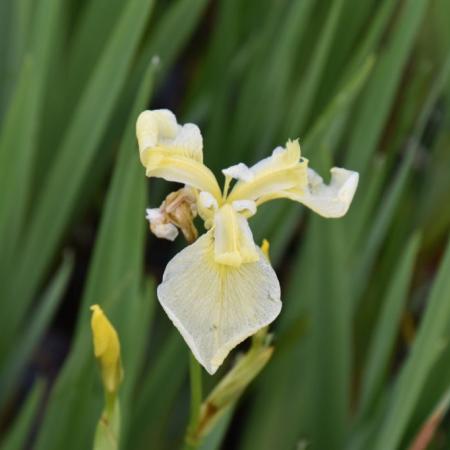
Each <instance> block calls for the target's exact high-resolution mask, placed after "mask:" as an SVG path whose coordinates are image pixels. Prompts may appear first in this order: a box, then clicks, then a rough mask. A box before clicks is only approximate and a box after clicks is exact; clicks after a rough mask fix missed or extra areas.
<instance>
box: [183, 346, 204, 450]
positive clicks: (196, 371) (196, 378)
mask: <svg viewBox="0 0 450 450" xmlns="http://www.w3.org/2000/svg"><path fill="white" fill-rule="evenodd" d="M189 375H190V380H191V413H190V414H191V415H190V419H189V426H188V429H187V436H186V445H185V447H184V449H185V450H194V449H196V448H197V446H198V442H197V440H196V438H195V431H196V429H197V427H198V421H199V418H200V407H201V405H202V368H201V366H200V364H199V363H198V362H197V360H196V359H195V357H194V355H193V354H192V353H191V352H189Z"/></svg>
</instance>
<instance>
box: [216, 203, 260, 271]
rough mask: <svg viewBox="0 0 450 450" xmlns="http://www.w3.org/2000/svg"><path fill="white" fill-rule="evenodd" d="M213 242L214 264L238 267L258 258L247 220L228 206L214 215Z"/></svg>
mask: <svg viewBox="0 0 450 450" xmlns="http://www.w3.org/2000/svg"><path fill="white" fill-rule="evenodd" d="M214 242H215V246H214V247H215V251H214V259H215V261H216V263H220V264H225V265H227V266H234V267H239V266H240V265H241V264H243V263H249V262H254V261H257V260H258V258H259V254H258V252H257V250H256V245H255V242H254V241H253V235H252V232H251V230H250V227H249V225H248V222H247V220H246V219H245V217H243V216H242V215H241V214H239V213H238V212H237V211H236V210H235V209H234V208H233V207H232V206H231V205H229V204H226V205H224V206H222V208H220V209H219V210H218V211H217V212H216V213H215V215H214Z"/></svg>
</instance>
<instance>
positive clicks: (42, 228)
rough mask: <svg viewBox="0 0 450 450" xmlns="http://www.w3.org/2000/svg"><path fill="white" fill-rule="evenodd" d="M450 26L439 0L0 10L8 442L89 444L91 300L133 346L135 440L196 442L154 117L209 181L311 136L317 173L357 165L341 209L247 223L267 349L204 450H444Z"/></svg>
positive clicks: (94, 410) (1, 293)
mask: <svg viewBox="0 0 450 450" xmlns="http://www.w3.org/2000/svg"><path fill="white" fill-rule="evenodd" d="M448 17H450V4H449V2H448V1H446V0H398V1H396V0H380V1H378V0H366V1H358V0H323V1H320V2H315V1H313V0H298V1H289V0H246V1H240V0H221V1H213V0H211V1H208V0H172V1H169V0H166V1H162V0H160V1H157V2H156V1H152V0H128V1H126V2H123V1H121V0H83V1H75V0H63V1H61V0H39V1H38V2H34V1H32V0H14V1H13V0H4V1H2V2H0V33H1V37H0V55H1V57H0V79H1V82H0V117H1V136H0V254H1V259H0V297H1V302H0V420H1V436H2V439H1V441H0V446H1V447H0V448H1V449H2V450H16V449H17V450H18V449H21V448H33V449H36V450H60V449H61V448H64V449H66V450H71V449H80V448H84V449H86V448H90V447H91V445H92V441H93V434H94V430H95V425H96V422H97V419H98V416H99V414H100V411H101V408H102V390H101V386H100V381H99V377H98V374H97V369H96V365H95V362H94V358H93V355H92V344H91V342H90V331H89V305H90V304H93V303H99V304H101V305H102V306H103V308H104V309H105V311H106V312H107V314H108V316H109V317H110V318H111V321H112V322H113V323H114V324H115V326H116V328H117V329H118V332H119V335H120V337H121V341H122V348H123V364H124V368H125V374H126V375H125V381H124V386H123V389H122V416H123V433H122V448H124V449H133V450H143V449H149V448H151V449H174V448H179V447H180V446H181V445H182V440H183V434H184V430H185V427H186V423H187V420H188V417H187V416H188V409H189V388H188V386H189V384H188V380H187V369H188V357H187V347H186V346H185V345H184V343H183V342H182V341H181V339H180V337H179V336H178V334H177V332H176V330H175V329H174V328H173V327H172V326H171V325H170V323H169V321H168V320H167V319H166V317H165V316H164V314H163V312H162V310H161V308H160V307H159V306H158V304H157V301H156V298H155V286H156V283H157V282H158V280H159V279H160V276H161V273H162V270H163V268H164V266H165V264H166V262H167V261H168V259H169V258H170V256H171V255H172V254H173V253H174V252H175V251H176V248H175V247H176V246H177V245H178V246H181V245H184V244H183V243H182V242H179V243H177V244H175V245H173V244H168V243H165V242H157V241H156V240H155V239H153V238H151V237H149V233H148V230H147V226H146V223H145V221H144V219H143V217H144V208H145V207H146V205H149V204H152V205H157V204H159V201H160V200H161V198H162V197H163V195H164V193H165V191H164V189H166V187H165V186H164V183H161V184H160V183H158V182H156V183H154V182H153V181H152V182H151V183H149V182H148V181H147V180H146V179H145V177H144V171H143V169H142V167H140V165H139V162H138V157H137V149H136V143H135V137H134V123H135V120H136V117H137V114H138V112H139V111H141V110H143V109H145V108H147V107H152V108H156V107H168V108H171V109H173V110H174V111H175V112H176V113H177V115H178V117H179V118H180V122H185V121H186V122H187V121H189V122H195V123H198V124H199V125H200V126H201V129H202V130H203V135H204V140H205V151H204V154H205V159H206V163H207V164H208V165H210V166H211V167H212V168H213V169H214V170H215V171H216V173H219V172H218V170H219V169H220V168H222V167H225V166H227V165H231V164H233V163H236V162H239V161H245V162H246V163H248V164H252V163H254V162H255V161H256V160H258V159H259V158H261V157H262V156H264V155H267V154H269V152H270V151H271V150H272V148H274V147H275V146H276V145H279V144H283V143H284V142H285V141H286V140H287V139H288V138H295V137H297V136H298V137H300V142H301V144H302V149H303V151H304V153H305V155H306V156H307V157H308V158H309V159H310V160H311V165H312V166H313V167H319V168H321V170H322V173H323V174H324V175H326V171H327V170H328V168H329V167H330V166H331V165H332V164H336V165H342V166H344V167H347V168H349V169H353V170H357V171H359V172H360V180H361V183H360V187H359V189H358V192H357V195H356V198H355V201H354V204H353V206H352V208H351V210H350V212H349V214H348V215H347V216H346V217H345V218H344V219H343V220H339V221H325V220H323V219H321V218H318V217H313V216H312V215H311V216H310V215H309V213H307V212H306V211H305V210H304V209H302V207H300V206H299V205H293V204H290V203H283V202H278V203H277V204H275V205H272V204H270V205H269V206H267V207H266V206H264V207H262V209H263V213H261V214H259V215H258V216H257V218H255V219H254V221H253V222H254V223H253V224H252V228H253V230H255V238H256V239H257V241H258V242H260V241H261V239H262V238H263V237H266V238H268V239H270V241H271V243H272V248H271V257H272V260H273V263H274V265H275V266H276V268H277V271H278V273H279V274H280V277H281V281H282V290H283V300H284V308H283V311H282V314H281V316H280V318H279V319H278V320H277V322H276V323H275V324H274V327H273V329H272V331H273V332H274V335H275V341H274V342H275V353H274V356H273V358H272V360H271V361H270V363H269V364H268V366H267V367H266V368H265V369H264V371H263V372H262V374H261V375H260V376H259V377H258V378H257V379H256V380H255V382H254V383H253V384H252V386H251V387H250V388H249V389H248V391H247V393H246V395H245V396H244V398H242V400H241V401H240V402H239V404H238V405H237V406H235V407H233V408H232V409H230V411H229V413H228V414H226V415H224V416H223V417H222V419H221V420H220V422H219V423H218V425H217V426H216V427H215V428H214V430H213V432H212V434H211V435H209V437H208V439H207V440H206V441H205V442H204V443H203V445H202V449H208V450H212V449H218V448H227V449H229V448H233V449H238V450H252V449H258V450H265V449H267V450H269V449H275V448H276V449H283V450H284V449H296V448H306V446H308V445H309V447H308V448H311V449H319V450H330V449H350V450H358V449H361V450H362V449H364V450H372V449H373V450H391V449H392V450H394V449H403V448H410V446H411V445H413V442H414V439H415V437H416V436H417V434H418V433H419V432H420V431H421V430H422V431H423V429H424V428H423V427H425V429H426V430H428V431H431V436H432V437H431V441H430V442H429V445H430V448H433V449H441V448H442V449H443V448H448V446H449V445H450V433H449V431H448V423H447V421H446V420H445V413H446V410H447V406H448V403H449V389H450V348H449V346H448V339H449V337H450V247H449V246H448V245H447V239H448V230H449V222H450V208H449V205H450V176H449V169H450V110H449V106H450V81H449V77H448V74H449V70H450V53H449V50H450V30H449V27H448ZM156 55H157V56H158V57H159V58H155V56H156ZM158 59H159V63H158ZM148 188H149V189H148ZM147 193H149V196H147ZM147 241H148V242H147ZM146 250H147V251H146ZM244 347H245V345H244ZM238 351H239V350H238ZM236 353H237V352H236ZM232 360H233V357H231V358H229V360H228V362H227V366H228V367H229V366H230V365H231V364H232ZM226 370H227V367H224V368H223V370H221V372H220V373H219V374H218V375H216V376H214V377H212V378H210V377H208V376H207V375H205V376H204V382H205V384H206V386H207V388H209V389H210V388H211V387H212V386H213V385H214V384H215V383H216V382H217V380H218V379H220V378H221V376H223V373H225V372H226ZM432 414H434V416H433V418H434V419H436V422H426V421H427V419H428V418H429V417H430V416H431V415H432ZM441 420H443V421H442V422H440V421H441ZM433 424H434V425H436V427H435V428H436V429H433V426H432V425H433ZM411 448H414V449H415V450H417V449H418V448H423V447H413V446H412V447H411Z"/></svg>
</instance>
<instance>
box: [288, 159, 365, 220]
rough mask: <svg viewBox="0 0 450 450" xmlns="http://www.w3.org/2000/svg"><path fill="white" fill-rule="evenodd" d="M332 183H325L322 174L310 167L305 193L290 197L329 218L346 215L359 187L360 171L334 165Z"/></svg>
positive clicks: (294, 194) (291, 194)
mask: <svg viewBox="0 0 450 450" xmlns="http://www.w3.org/2000/svg"><path fill="white" fill-rule="evenodd" d="M330 172H331V181H330V184H328V185H327V184H325V183H324V182H323V179H322V177H321V176H320V175H318V174H317V173H316V172H314V170H312V169H308V187H307V188H306V189H305V190H304V193H303V194H300V195H299V194H297V193H290V194H289V198H291V199H292V200H296V201H298V202H300V203H303V204H304V205H305V206H307V207H308V208H311V209H312V210H313V211H315V212H316V213H317V214H320V215H321V216H323V217H328V218H337V217H342V216H344V215H345V214H346V213H347V211H348V208H349V207H350V204H351V202H352V200H353V196H354V195H355V192H356V188H357V187H358V181H359V175H358V172H353V171H351V170H347V169H342V168H340V167H333V168H332V169H331V171H330Z"/></svg>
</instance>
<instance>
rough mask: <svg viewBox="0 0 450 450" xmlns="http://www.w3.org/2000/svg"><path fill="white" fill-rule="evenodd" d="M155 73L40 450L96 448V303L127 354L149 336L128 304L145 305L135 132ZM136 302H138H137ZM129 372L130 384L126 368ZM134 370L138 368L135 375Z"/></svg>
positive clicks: (122, 161)
mask: <svg viewBox="0 0 450 450" xmlns="http://www.w3.org/2000/svg"><path fill="white" fill-rule="evenodd" d="M154 69H155V67H154V65H153V64H151V65H150V67H149V70H148V72H147V74H146V77H144V79H143V80H142V85H141V89H140V90H139V92H138V93H137V96H136V100H135V104H134V106H133V109H132V114H131V115H130V119H129V122H128V124H127V127H126V132H125V135H124V138H123V141H122V143H121V148H120V153H119V160H118V163H117V165H116V169H115V171H114V176H113V179H112V183H111V187H110V189H109V192H108V198H107V202H106V206H105V211H104V213H103V216H102V222H101V225H100V231H99V235H98V238H97V241H96V245H95V250H94V256H93V260H92V263H91V267H90V270H89V276H88V281H87V285H86V288H85V290H84V294H83V299H82V302H81V310H80V314H79V319H78V323H77V329H76V332H75V338H74V339H75V340H74V343H73V346H72V351H71V353H70V355H69V358H68V360H67V361H66V363H65V365H64V368H63V369H62V371H61V373H60V375H59V377H58V380H57V382H56V384H55V386H54V388H53V391H52V394H51V398H50V401H49V405H48V409H47V414H46V416H45V420H44V423H43V424H42V427H41V430H40V434H39V436H38V440H37V445H36V449H37V450H53V449H54V450H57V449H60V448H61V447H62V446H63V447H64V448H65V449H67V450H72V449H73V450H75V449H78V448H80V447H83V448H87V447H88V446H89V445H91V443H92V442H93V434H94V428H95V423H96V421H97V419H98V416H99V415H100V410H101V403H102V399H101V393H102V389H101V388H100V386H99V382H98V380H97V374H96V367H95V364H94V361H93V354H92V344H91V342H90V338H91V332H90V330H89V314H90V313H89V306H90V305H92V304H94V303H99V304H101V305H103V306H104V308H105V311H106V310H107V313H108V317H111V320H112V321H113V322H114V324H116V326H117V330H118V333H119V336H120V339H123V340H124V344H125V348H129V345H130V344H131V342H132V340H133V337H132V336H129V335H128V333H131V332H133V333H142V334H144V333H145V332H146V331H147V326H148V324H145V323H141V324H140V325H141V326H142V327H143V329H141V330H139V329H133V330H130V326H129V323H127V321H128V320H132V319H130V318H129V316H128V315H127V313H128V304H129V303H132V304H134V302H137V303H138V304H140V302H141V301H142V292H141V276H142V263H143V253H144V242H145V228H146V227H145V220H144V218H143V212H144V209H145V177H144V176H143V170H142V168H141V166H140V163H139V158H138V155H137V150H135V148H136V143H135V136H134V129H135V122H136V117H137V115H138V113H139V111H141V110H142V109H143V108H144V107H145V104H146V102H147V100H148V98H149V94H150V91H151V89H152V86H153V79H154ZM133 296H136V297H137V298H136V299H133ZM135 308H136V306H134V305H133V306H132V310H133V311H136V309H135ZM110 309H111V311H110ZM134 320H136V319H134ZM135 323H139V322H138V321H135ZM127 360H128V361H129V359H128V357H127ZM133 365H134V364H133ZM136 365H137V363H136ZM124 369H125V380H126V367H125V368H124ZM134 370H136V367H133V369H132V372H133V371H134ZM134 378H135V375H132V376H131V379H134ZM96 383H97V385H96ZM125 383H127V382H126V381H125ZM129 389H130V388H127V390H129Z"/></svg>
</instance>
